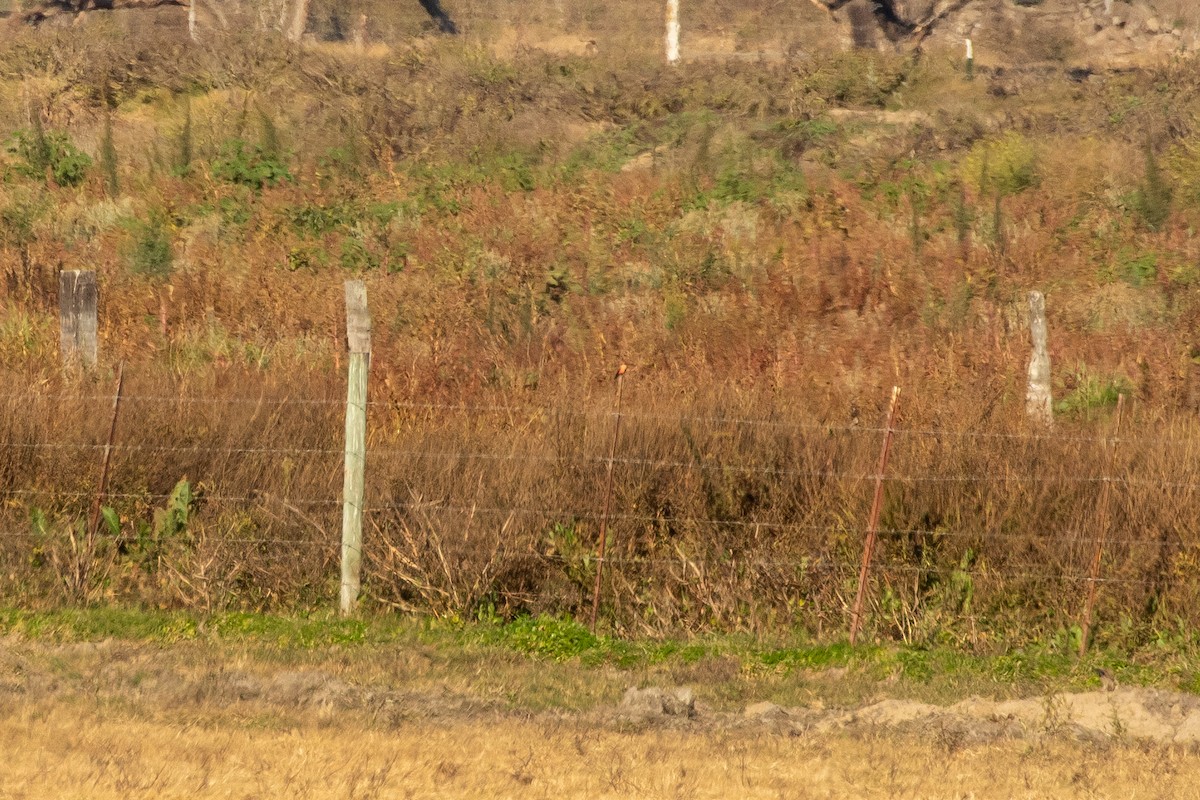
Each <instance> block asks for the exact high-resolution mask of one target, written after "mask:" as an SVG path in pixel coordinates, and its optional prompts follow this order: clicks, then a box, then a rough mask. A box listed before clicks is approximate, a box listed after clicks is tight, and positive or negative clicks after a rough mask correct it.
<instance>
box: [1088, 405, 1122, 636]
mask: <svg viewBox="0 0 1200 800" xmlns="http://www.w3.org/2000/svg"><path fill="white" fill-rule="evenodd" d="M1124 412H1125V395H1123V394H1120V395H1117V424H1116V427H1115V428H1114V430H1113V437H1117V436H1120V435H1121V418H1122V417H1123V416H1124ZM1116 460H1117V448H1116V445H1115V444H1114V445H1113V448H1112V454H1111V456H1110V458H1109V464H1108V467H1107V472H1106V473H1105V476H1104V483H1103V484H1102V485H1101V487H1100V500H1099V502H1098V503H1097V504H1096V547H1095V548H1094V550H1093V551H1092V564H1091V567H1090V568H1089V569H1088V585H1087V599H1086V600H1085V601H1084V605H1083V624H1082V625H1081V626H1080V634H1079V657H1080V658H1083V657H1084V655H1085V654H1086V653H1087V649H1088V638H1089V637H1090V636H1091V632H1092V612H1093V610H1094V609H1095V607H1096V584H1097V583H1098V582H1099V581H1100V560H1101V557H1102V556H1103V555H1104V539H1105V537H1106V536H1107V534H1108V507H1109V504H1110V503H1111V502H1112V499H1111V498H1112V482H1113V475H1112V472H1113V467H1114V466H1115V464H1116Z"/></svg>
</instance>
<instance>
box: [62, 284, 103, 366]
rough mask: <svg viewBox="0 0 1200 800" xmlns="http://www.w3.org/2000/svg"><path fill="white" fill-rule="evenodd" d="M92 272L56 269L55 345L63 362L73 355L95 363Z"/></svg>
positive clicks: (70, 358)
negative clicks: (57, 328)
mask: <svg viewBox="0 0 1200 800" xmlns="http://www.w3.org/2000/svg"><path fill="white" fill-rule="evenodd" d="M96 301H97V292H96V273H95V272H93V271H91V270H79V269H70V270H63V271H62V272H60V273H58V326H59V349H60V351H61V353H62V360H63V363H64V364H70V363H72V362H73V361H75V360H76V359H78V360H79V362H80V363H82V364H83V365H84V366H85V367H94V366H96V327H97V326H96Z"/></svg>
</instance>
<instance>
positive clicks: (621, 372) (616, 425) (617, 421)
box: [592, 364, 627, 633]
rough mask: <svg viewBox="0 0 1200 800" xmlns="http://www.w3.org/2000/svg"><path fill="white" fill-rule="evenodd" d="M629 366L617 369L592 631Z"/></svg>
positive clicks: (598, 611) (597, 556)
mask: <svg viewBox="0 0 1200 800" xmlns="http://www.w3.org/2000/svg"><path fill="white" fill-rule="evenodd" d="M626 369H627V367H626V366H625V365H624V364H622V365H621V366H620V368H619V369H618V370H617V404H616V413H615V414H614V419H613V438H612V446H611V447H610V448H609V450H608V470H607V474H606V476H605V478H604V510H603V511H601V512H600V543H599V545H598V546H597V548H596V585H595V587H594V588H593V590H592V633H595V632H596V617H598V616H599V614H600V579H601V578H602V577H603V575H604V554H605V550H606V547H607V545H608V512H609V510H610V508H611V506H612V488H613V461H614V460H615V459H616V457H617V443H618V442H619V441H620V438H621V380H622V379H623V378H624V377H625V370H626Z"/></svg>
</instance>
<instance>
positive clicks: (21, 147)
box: [7, 117, 92, 186]
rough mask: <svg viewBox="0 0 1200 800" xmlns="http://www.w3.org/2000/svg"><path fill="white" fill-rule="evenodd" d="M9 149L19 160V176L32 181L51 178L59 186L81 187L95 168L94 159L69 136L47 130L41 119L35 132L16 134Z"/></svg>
mask: <svg viewBox="0 0 1200 800" xmlns="http://www.w3.org/2000/svg"><path fill="white" fill-rule="evenodd" d="M7 150H8V152H9V153H11V154H12V155H13V156H15V157H16V159H17V161H18V163H17V171H18V172H19V173H21V174H23V175H26V176H28V177H30V178H46V177H47V176H48V177H49V178H50V179H51V180H53V181H54V182H55V183H57V184H58V185H59V186H77V185H79V184H80V183H82V182H83V179H84V178H85V177H87V171H88V169H89V168H90V167H91V166H92V159H91V157H90V156H88V155H87V153H84V152H82V151H81V150H79V149H78V148H77V147H76V146H75V144H74V143H73V142H72V141H71V138H70V137H69V136H68V135H67V134H66V133H63V132H62V131H46V130H43V128H42V126H41V123H40V122H39V121H38V120H37V117H34V127H33V129H32V130H19V131H17V132H16V133H14V134H13V135H12V137H11V138H10V139H9V141H8V145H7Z"/></svg>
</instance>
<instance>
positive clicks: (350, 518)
mask: <svg viewBox="0 0 1200 800" xmlns="http://www.w3.org/2000/svg"><path fill="white" fill-rule="evenodd" d="M346 344H347V346H348V349H349V351H350V368H349V371H348V379H347V385H346V461H345V476H344V481H343V483H342V589H341V606H340V607H341V612H342V614H352V613H354V609H355V606H356V605H357V604H358V589H359V572H360V570H361V568H362V528H363V495H364V490H363V481H364V471H365V469H364V468H365V462H366V456H367V368H368V366H369V364H370V360H371V316H370V314H369V313H368V312H367V287H366V285H365V284H363V282H362V281H346Z"/></svg>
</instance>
